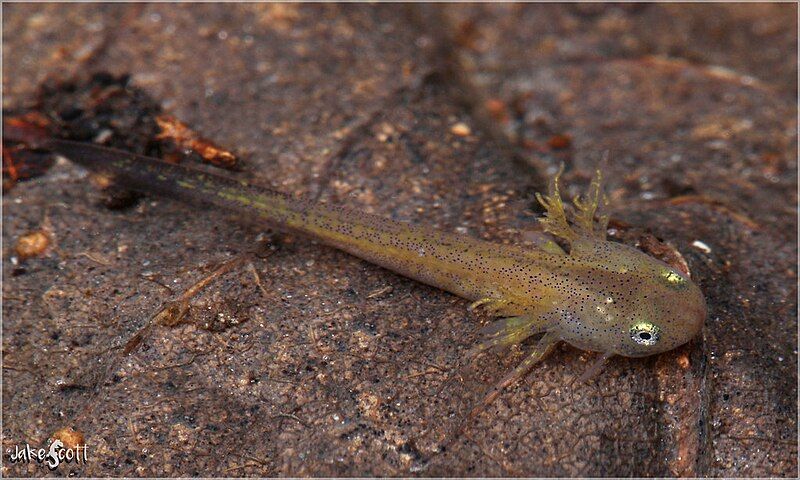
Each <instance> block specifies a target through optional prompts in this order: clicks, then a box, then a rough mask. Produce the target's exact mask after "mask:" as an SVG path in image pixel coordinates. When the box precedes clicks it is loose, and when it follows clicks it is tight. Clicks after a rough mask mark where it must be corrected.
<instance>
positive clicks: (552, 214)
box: [536, 164, 608, 245]
mask: <svg viewBox="0 0 800 480" xmlns="http://www.w3.org/2000/svg"><path fill="white" fill-rule="evenodd" d="M562 173H564V164H561V167H560V168H559V169H558V172H557V173H556V174H555V175H554V176H553V180H552V181H551V183H550V188H549V191H548V194H547V195H541V194H539V193H537V194H536V199H537V200H538V201H539V203H540V204H541V205H542V206H543V207H544V209H545V211H546V214H545V215H546V216H545V218H543V219H541V220H540V221H541V222H542V225H543V226H544V231H545V232H547V233H550V234H552V235H555V236H556V237H558V238H562V239H564V240H566V241H567V242H568V243H569V244H570V245H571V244H572V242H574V241H576V240H577V239H579V238H581V237H594V238H597V239H599V240H605V239H606V228H607V226H608V215H600V216H599V217H598V218H597V219H595V216H596V215H597V212H598V210H599V209H601V208H604V207H605V206H606V205H607V204H608V200H607V198H606V196H605V195H603V194H602V189H601V181H602V174H601V173H600V170H597V171H595V175H594V177H593V178H592V182H591V184H590V185H589V190H588V191H587V193H586V195H585V196H576V197H575V198H574V199H573V200H572V203H573V205H574V207H575V214H574V216H573V222H572V224H573V225H572V226H570V223H569V221H568V220H567V214H566V210H565V208H564V202H563V201H562V199H561V191H560V189H559V185H558V181H559V178H560V177H561V174H562Z"/></svg>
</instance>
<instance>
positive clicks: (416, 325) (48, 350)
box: [3, 4, 797, 476]
mask: <svg viewBox="0 0 800 480" xmlns="http://www.w3.org/2000/svg"><path fill="white" fill-rule="evenodd" d="M415 8H417V7H414V8H410V7H402V6H361V5H347V6H337V5H325V6H322V5H308V6H301V5H180V6H176V5H145V4H134V5H12V6H7V7H6V9H5V12H4V13H5V15H4V20H3V21H4V38H3V49H4V60H3V61H4V77H3V86H4V90H5V92H6V95H5V96H4V100H3V102H4V104H3V107H4V108H14V109H24V108H25V106H26V105H31V104H32V103H33V101H34V99H35V98H36V95H37V91H38V90H37V85H38V84H39V83H40V82H43V81H46V80H47V79H52V78H56V79H58V78H69V77H70V76H74V75H78V74H91V73H96V72H104V71H108V72H111V73H112V74H113V75H115V76H119V75H130V82H131V85H134V86H135V87H136V88H140V89H142V90H143V91H146V92H147V93H148V95H149V96H150V98H152V99H156V100H158V101H159V102H160V107H161V108H162V109H163V111H165V112H167V113H169V114H170V115H173V116H175V117H176V118H179V119H180V120H181V121H183V122H186V123H187V124H188V125H191V126H192V128H194V129H195V130H196V131H197V132H199V133H201V134H202V135H203V136H204V137H206V138H209V139H212V140H213V141H214V142H216V143H217V144H219V145H221V146H223V147H226V148H229V149H232V150H234V151H236V152H237V153H238V154H240V155H241V158H242V162H243V163H242V171H241V172H238V173H232V174H231V175H240V176H242V177H246V178H249V179H252V180H254V181H258V182H261V183H263V184H265V185H271V186H274V187H275V188H277V189H280V190H283V191H286V192H289V193H296V194H307V195H310V196H312V197H317V198H319V199H320V200H321V201H325V202H329V203H333V204H341V205H348V206H351V207H354V208H358V209H363V210H365V211H370V212H374V213H378V214H382V215H386V216H389V217H392V218H396V219H399V220H406V221H413V222H424V223H428V224H431V225H434V226H437V227H439V228H443V229H447V230H451V231H458V232H463V233H467V234H470V235H474V236H477V237H481V238H486V239H490V240H494V241H497V242H515V243H518V242H524V241H526V240H527V239H529V236H530V235H531V234H532V232H535V231H536V230H537V224H536V219H535V217H536V215H537V214H538V212H539V209H538V207H537V206H536V205H535V204H534V203H535V202H534V201H533V195H532V194H533V192H534V190H535V189H534V187H535V185H537V182H538V179H540V178H541V177H544V176H547V175H548V174H550V173H552V171H554V170H555V168H556V166H557V162H559V161H563V162H565V164H566V165H567V173H566V174H565V178H564V184H565V186H566V187H567V190H568V194H569V196H572V194H575V193H577V192H579V191H580V190H581V189H582V188H584V187H585V185H586V184H587V183H588V180H589V177H590V175H591V173H592V171H593V170H594V168H595V166H596V165H597V164H598V162H599V160H600V158H601V156H602V154H603V152H604V151H608V152H609V160H608V164H607V167H606V170H607V172H606V178H607V185H606V189H607V191H608V193H609V196H610V199H611V208H612V217H613V221H612V227H613V231H612V232H611V234H612V235H611V237H612V238H613V239H615V240H618V241H623V242H625V243H628V244H630V245H644V244H646V243H647V242H646V241H645V240H644V239H650V238H652V237H655V238H656V239H658V240H659V241H661V242H663V243H665V244H667V245H670V246H672V247H674V248H676V249H677V250H678V251H679V252H681V253H682V256H683V258H684V259H685V260H686V262H687V263H688V265H689V268H690V270H691V272H692V276H693V278H695V279H696V281H697V282H698V283H699V284H700V285H701V288H702V289H703V291H704V292H705V294H706V298H707V301H708V307H709V317H708V319H707V322H706V326H705V329H704V332H703V335H702V338H698V339H697V340H695V341H694V342H692V343H691V344H689V345H686V346H684V347H682V348H680V349H678V350H676V351H673V352H670V353H666V354H663V355H660V356H658V357H653V358H645V359H622V358H617V359H613V360H611V361H610V362H609V363H608V365H607V366H606V367H605V369H604V371H603V372H602V373H601V374H600V375H599V376H597V377H595V378H593V379H591V380H589V381H588V382H586V383H577V382H576V383H571V382H572V380H574V379H575V378H577V377H578V376H580V375H581V373H583V372H584V371H585V370H586V369H587V368H588V366H589V365H590V364H591V362H592V361H593V360H594V355H593V354H590V353H586V352H580V351H578V350H575V349H573V348H571V347H567V346H563V347H561V348H558V349H556V351H555V352H554V353H553V354H552V355H551V356H550V357H549V358H548V359H547V360H546V361H544V362H543V363H542V364H540V365H539V366H538V367H537V368H536V369H534V371H533V372H532V373H531V374H530V375H528V376H527V377H526V378H525V380H524V381H523V382H521V383H520V384H519V385H517V386H516V387H514V388H511V389H509V390H508V391H506V392H505V393H504V394H503V395H501V397H500V398H499V399H498V400H497V401H496V402H495V403H494V404H493V405H492V406H491V407H490V408H489V409H488V410H487V411H485V412H483V413H482V414H480V415H479V416H478V417H477V418H476V419H475V420H474V421H473V422H471V424H470V425H469V427H468V428H467V429H466V431H465V432H464V434H463V435H460V436H459V437H458V438H456V439H455V440H454V441H451V440H452V439H451V438H450V433H451V431H452V429H453V428H454V426H455V425H456V424H457V422H458V421H459V419H460V417H461V416H462V415H464V413H465V412H466V411H468V410H469V407H470V406H471V404H472V402H474V401H476V400H477V399H479V398H481V396H482V393H483V391H484V389H485V388H487V387H488V386H489V385H491V384H492V383H493V382H494V381H496V379H497V378H498V377H499V376H500V375H502V373H503V372H504V371H506V370H507V369H509V368H511V367H512V366H513V365H515V363H516V362H517V361H518V360H519V359H520V356H521V355H522V354H523V353H524V351H525V349H526V348H527V346H525V345H523V346H522V348H521V349H514V350H513V351H511V352H501V353H497V354H492V355H487V356H484V357H481V359H480V360H479V361H478V362H475V363H473V364H470V365H465V364H464V354H465V352H466V351H467V350H468V349H469V348H470V347H471V345H472V344H473V341H474V340H475V338H476V336H475V332H476V330H477V329H478V328H479V327H480V325H481V324H483V323H485V322H487V321H489V320H490V319H489V318H484V317H481V316H479V315H476V314H474V313H469V312H467V311H466V305H467V304H466V302H465V301H464V300H461V299H459V298H456V297H454V296H452V295H449V294H446V293H443V292H441V291H438V290H436V289H434V288H430V287H427V286H424V285H420V284H418V283H416V282H413V281H410V280H407V279H404V278H402V277H399V276H397V275H395V274H392V273H391V272H387V271H385V270H383V269H381V268H378V267H375V266H373V265H369V264H367V263H364V262H362V261H360V260H357V259H354V258H352V257H350V256H348V255H346V254H344V253H341V252H337V251H335V250H332V249H329V248H325V247H321V246H319V245H317V244H315V243H313V242H310V241H308V240H306V239H303V238H299V237H294V236H290V235H285V234H281V233H276V232H271V231H270V230H268V229H267V228H266V227H263V226H258V225H255V226H254V225H252V223H251V222H244V223H243V222H238V221H234V220H237V219H235V218H232V217H231V216H230V215H227V214H224V213H222V212H216V211H210V210H209V211H206V210H199V209H197V208H193V207H191V206H186V205H182V204H179V203H176V202H172V201H168V200H162V199H158V198H151V197H145V198H144V199H142V200H140V201H139V202H138V203H137V204H135V205H134V206H132V207H129V208H127V209H123V210H109V209H108V208H106V207H105V206H103V205H102V204H101V203H100V199H99V194H98V193H97V192H96V190H95V189H94V188H93V187H91V186H90V184H89V182H88V181H87V178H86V176H85V174H84V173H83V172H82V171H81V170H80V169H78V168H77V167H74V166H72V165H71V164H68V163H64V162H57V163H56V165H55V166H54V167H52V168H51V169H50V170H49V171H48V172H47V174H46V175H44V176H41V177H38V178H36V179H34V180H30V181H26V182H20V183H19V184H17V185H15V186H14V188H13V189H11V190H10V191H8V192H7V193H6V194H5V195H4V197H3V207H4V208H3V210H4V211H3V221H4V223H3V242H4V251H3V274H4V282H3V334H4V335H3V351H4V364H3V368H4V371H3V380H4V382H3V409H4V411H3V416H4V425H3V429H4V431H3V449H4V451H5V450H7V449H9V448H11V449H13V447H14V445H19V444H24V443H30V444H32V445H35V446H39V445H46V444H47V439H48V438H49V437H51V436H52V435H54V433H55V432H59V431H63V429H65V428H70V429H74V431H75V432H79V433H80V435H82V437H83V438H84V439H85V441H86V442H87V444H88V445H89V461H88V463H87V464H86V465H80V466H75V465H67V466H61V467H59V470H58V471H57V472H56V473H59V474H69V473H74V474H76V475H82V476H109V475H111V476H120V475H148V476H162V475H163V476H178V475H181V476H193V475H226V476H245V475H264V476H268V475H291V476H302V475H314V476H336V475H348V476H359V475H376V476H377V475H421V476H430V475H437V476H450V475H454V476H512V475H529V476H530V475H541V476H560V475H569V476H577V475H586V476H605V475H611V476H651V475H652V476H673V475H685V476H706V475H708V476H794V475H795V474H796V471H797V463H796V458H797V441H796V417H797V403H796V395H797V375H796V369H795V367H796V364H797V350H796V346H797V336H796V331H797V316H796V311H797V305H796V296H797V290H796V288H797V287H796V285H797V266H796V255H797V237H796V231H797V220H796V208H797V195H796V189H797V182H796V175H797V166H796V149H797V138H796V135H795V132H796V128H797V126H796V118H797V111H796V101H795V97H796V83H795V79H796V71H797V65H796V54H797V52H796V47H795V44H796V31H797V25H796V6H794V5H788V4H784V5H736V6H719V5H710V4H709V5H698V6H691V7H686V6H683V5H665V6H659V5H645V6H627V5H624V6H599V5H570V6H558V5H528V6H506V5H501V6H453V7H448V8H447V9H446V10H445V11H435V12H433V13H434V14H436V15H437V17H436V18H440V19H441V21H439V22H437V23H436V28H438V29H441V30H444V31H445V33H446V34H445V35H443V34H442V32H441V31H432V30H431V28H433V27H431V25H430V22H426V21H420V18H421V17H423V18H424V17H425V16H426V15H427V11H424V10H419V11H415V10H414V9H415ZM420 8H422V7H420ZM420 12H422V15H420ZM676 31H677V32H678V33H679V34H674V32H676ZM442 41H450V42H452V43H451V44H448V45H444V46H442V45H439V44H437V42H442ZM437 49H438V50H439V51H441V50H444V51H447V52H449V55H450V57H449V59H450V61H453V62H455V63H456V67H457V68H447V69H444V68H443V67H442V65H441V64H440V62H441V61H442V57H441V55H438V54H436V53H435V52H434V51H436V50H437ZM756 52H758V54H756ZM451 67H452V66H451ZM443 70H447V71H446V72H444V71H443ZM453 75H458V76H459V77H458V78H455V79H454V78H453ZM464 85H470V86H472V88H474V89H475V90H476V91H478V92H480V94H481V96H480V98H481V102H482V104H481V105H474V104H473V105H470V104H469V102H468V101H467V102H465V101H464V98H463V96H460V95H459V94H458V93H457V92H454V90H457V89H459V88H461V87H463V86H464ZM461 90H463V88H461ZM462 93H463V91H462ZM467 100H468V99H467ZM465 103H466V104H465ZM481 112H484V113H486V114H487V115H488V116H487V117H486V118H483V119H481V118H476V116H478V114H480V113H481ZM487 119H488V121H489V122H494V123H493V124H492V125H490V128H496V132H501V133H502V135H503V136H504V137H503V139H501V140H500V142H507V144H508V145H513V146H514V148H515V149H516V151H517V152H521V155H522V156H523V157H524V158H523V160H525V159H528V160H530V163H529V165H527V166H526V164H525V162H524V161H522V162H520V161H514V160H513V159H511V158H509V155H508V149H507V148H504V147H506V146H507V145H505V146H504V145H500V144H499V141H498V138H497V136H496V135H490V134H489V133H488V132H487V131H486V124H487ZM531 165H537V166H540V167H541V168H542V169H543V170H544V171H534V169H533V167H532V166H531ZM38 231H43V232H46V234H47V237H48V238H49V244H48V246H47V248H46V249H45V250H44V252H43V253H41V254H40V255H38V256H34V257H32V258H27V259H25V260H24V261H22V260H20V259H19V258H17V256H16V253H15V252H16V251H15V249H14V245H15V244H16V243H17V241H18V239H20V238H21V237H23V236H25V235H27V234H30V232H38ZM267 243H268V245H265V244H267ZM252 251H256V252H257V253H256V254H255V256H252V257H249V258H250V259H249V261H248V262H244V264H243V265H242V266H241V268H236V269H234V270H233V271H232V272H229V273H227V274H225V275H223V276H221V277H220V278H218V279H216V280H214V282H213V283H212V284H211V285H210V287H209V288H206V289H204V290H203V291H202V292H201V293H200V294H199V295H197V296H196V297H195V298H193V300H192V302H191V308H190V310H189V312H188V315H187V317H186V318H185V319H184V320H183V321H182V322H180V323H179V324H177V325H175V326H164V325H154V326H153V327H151V328H150V329H149V330H147V331H146V332H145V333H144V334H143V335H142V341H141V344H140V345H139V346H138V348H136V349H135V350H134V351H133V352H132V353H131V354H130V355H127V356H125V355H122V353H121V352H122V348H123V346H124V345H125V344H126V342H127V341H128V340H129V339H130V338H131V337H132V336H133V335H135V334H136V333H137V332H139V331H141V329H142V328H143V327H144V326H145V325H147V323H148V319H150V318H151V317H153V316H154V315H155V314H156V313H157V312H158V311H159V309H160V308H162V307H163V306H164V305H165V303H167V302H169V301H170V300H174V299H176V298H177V297H178V296H179V295H180V293H182V292H183V291H185V290H186V289H187V288H189V287H190V286H191V285H192V284H194V283H196V282H198V281H200V280H201V279H202V278H204V277H206V276H208V275H209V274H210V273H211V272H212V271H213V270H214V269H215V268H216V267H217V266H218V265H219V264H220V263H222V262H224V261H227V260H230V259H232V258H235V257H236V256H237V255H242V254H245V253H247V252H252ZM265 252H266V253H265ZM251 266H252V267H251ZM451 375H455V381H452V382H450V383H449V384H448V385H447V386H446V387H445V388H444V389H441V387H442V386H443V384H444V382H445V381H446V380H447V379H448V378H450V376H451ZM440 389H441V392H439V390H440ZM70 431H72V430H70ZM443 445H447V447H446V448H442V446H443ZM43 468H44V467H42V466H41V465H38V464H35V463H34V464H30V465H24V464H12V463H10V462H8V461H6V462H4V472H3V473H4V474H6V475H9V476H17V475H20V476H28V475H30V476H33V475H42V474H44V473H46V472H45V471H44V470H43Z"/></svg>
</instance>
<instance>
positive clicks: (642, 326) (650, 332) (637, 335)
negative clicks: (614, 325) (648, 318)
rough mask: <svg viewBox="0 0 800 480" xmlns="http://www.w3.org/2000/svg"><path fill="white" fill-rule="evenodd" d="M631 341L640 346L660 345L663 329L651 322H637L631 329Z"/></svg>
mask: <svg viewBox="0 0 800 480" xmlns="http://www.w3.org/2000/svg"><path fill="white" fill-rule="evenodd" d="M630 334H631V339H632V340H633V341H634V342H636V343H638V344H639V345H645V346H648V347H649V346H652V345H655V344H656V343H658V339H659V338H660V337H661V329H660V328H658V325H655V324H653V323H650V322H637V323H635V324H634V325H633V326H632V327H631V329H630Z"/></svg>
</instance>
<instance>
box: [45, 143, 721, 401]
mask: <svg viewBox="0 0 800 480" xmlns="http://www.w3.org/2000/svg"><path fill="white" fill-rule="evenodd" d="M49 146H50V147H51V148H52V149H53V150H55V151H58V152H60V153H62V154H64V155H65V156H67V157H68V158H70V159H71V160H73V161H75V162H77V163H80V164H83V165H86V166H88V167H90V168H92V169H95V170H99V171H101V172H104V173H106V174H109V175H111V176H112V177H113V178H114V179H115V180H117V181H119V182H120V183H122V184H123V185H126V186H129V187H132V188H135V189H138V190H143V191H147V192H156V193H161V194H164V195H168V196H172V197H177V198H180V199H184V200H188V201H195V202H197V201H199V202H203V203H209V204H213V205H218V206H222V207H226V208H229V209H232V210H235V211H238V212H246V213H252V214H255V215H258V216H260V217H262V218H264V219H265V220H267V221H269V222H270V223H273V224H275V225H278V226H283V227H288V228H289V229H291V230H294V231H298V232H301V233H304V234H306V235H308V236H310V237H312V238H315V239H317V240H320V241H322V242H324V243H326V244H328V245H331V246H334V247H336V248H339V249H341V250H344V251H346V252H349V253H351V254H353V255H355V256H357V257H360V258H363V259H365V260H367V261H369V262H372V263H375V264H378V265H380V266H382V267H385V268H387V269H389V270H392V271H395V272H397V273H400V274H402V275H405V276H407V277H410V278H413V279H416V280H418V281H420V282H423V283H426V284H428V285H433V286H435V287H438V288H441V289H442V290H446V291H448V292H452V293H454V294H456V295H458V296H461V297H463V298H466V299H469V300H472V301H474V302H475V303H473V307H478V306H481V307H483V308H485V309H486V310H487V311H488V312H490V313H492V314H494V315H496V316H500V317H505V318H503V319H501V320H499V321H497V322H495V323H494V324H492V325H490V326H489V327H488V328H487V329H485V330H484V332H483V333H484V340H483V341H482V342H481V343H480V344H479V345H478V346H476V348H475V349H474V352H475V353H477V352H480V351H483V350H486V349H488V348H492V347H495V346H506V345H513V344H518V343H520V342H522V341H523V340H525V339H526V338H528V337H530V336H531V335H535V334H541V333H544V335H543V336H542V337H541V339H540V340H539V342H538V344H537V345H536V346H535V347H534V349H533V351H532V353H530V354H529V356H528V357H527V358H526V359H525V360H524V361H523V362H522V363H521V364H520V365H519V367H517V368H516V369H515V370H514V371H512V372H511V373H510V374H509V375H508V376H507V377H506V378H504V379H503V380H502V381H501V382H500V383H498V385H497V386H496V388H495V390H494V392H493V393H492V394H490V395H489V396H488V397H487V399H486V401H485V402H484V405H485V404H486V403H488V402H490V401H491V400H493V399H494V398H495V397H496V395H497V393H498V392H499V391H500V390H501V389H502V388H504V387H506V386H508V385H510V384H511V383H513V382H515V381H516V380H517V379H518V378H519V377H521V376H522V375H523V374H524V373H525V372H526V371H527V370H528V369H530V367H531V366H532V365H533V364H534V363H536V362H537V361H539V360H540V359H541V358H542V357H543V356H544V355H545V354H546V353H547V352H548V351H549V350H550V349H551V348H552V347H553V346H554V345H555V344H556V343H557V342H559V341H565V342H567V343H569V344H571V345H573V346H575V347H578V348H581V349H584V350H591V351H597V352H601V353H603V354H604V356H605V357H607V356H610V355H623V356H627V357H642V356H646V355H653V354H656V353H661V352H664V351H667V350H671V349H673V348H675V347H678V346H679V345H682V344H684V343H686V342H688V341H689V340H690V339H692V338H693V337H694V336H696V335H697V334H698V332H699V331H700V329H701V327H702V325H703V322H704V320H705V316H706V307H705V300H704V298H703V295H702V293H701V291H700V289H699V288H698V287H697V285H695V284H694V283H693V282H692V281H691V280H690V279H689V278H687V277H686V276H685V275H684V274H682V273H681V272H678V271H677V270H675V269H673V268H671V267H669V266H668V265H666V264H665V263H663V262H661V261H659V260H657V259H655V258H652V257H650V256H648V255H646V254H644V253H642V252H640V251H638V250H636V249H633V248H630V247H628V246H625V245H622V244H618V243H612V242H608V241H606V239H605V238H606V223H607V217H604V216H599V219H597V218H596V216H597V210H598V206H599V205H600V204H601V203H602V202H603V200H602V195H601V193H600V179H599V174H598V176H597V177H596V178H595V180H594V181H593V182H592V184H591V186H590V188H589V192H588V194H587V196H586V197H584V198H576V199H575V200H574V201H573V203H574V210H575V214H574V215H573V218H572V221H571V222H568V220H567V216H566V213H565V209H564V205H563V203H562V200H561V196H560V193H559V189H558V176H559V175H556V176H555V177H554V179H553V182H552V185H551V187H550V192H549V194H548V195H547V196H538V198H539V201H540V202H541V203H542V205H543V206H544V207H545V209H546V210H547V216H546V218H544V219H543V220H542V223H543V224H544V228H545V231H547V232H549V233H550V234H552V235H554V236H556V237H559V238H561V239H562V240H563V241H564V242H565V243H566V244H568V245H569V253H566V252H565V251H564V250H562V249H561V247H559V246H558V244H556V243H555V242H553V241H548V242H545V243H543V244H542V245H539V246H538V247H537V248H530V249H524V248H519V247H514V246H506V245H499V244H494V243H490V242H485V241H481V240H477V239H474V238H471V237H467V236H463V235H457V234H451V233H447V232H442V231H437V230H433V229H430V228H427V227H423V226H417V225H410V224H407V223H401V222H396V221H392V220H388V219H385V218H382V217H378V216H374V215H368V214H365V213H362V212H355V211H351V210H346V209H342V208H337V207H331V206H327V205H322V204H312V203H307V202H304V201H301V200H297V199H293V198H291V197H289V196H287V195H284V194H282V193H278V192H274V191H271V190H267V189H264V188H260V187H256V186H253V185H250V184H249V183H247V182H241V181H235V180H231V179H229V178H225V177H221V176H217V175H212V174H208V173H203V172H198V171H196V170H192V169H188V168H186V167H181V166H177V165H173V164H167V163H165V162H161V161H159V160H156V159H150V158H146V157H141V156H136V155H132V154H129V153H126V152H121V151H116V150H110V149H104V148H100V147H96V146H91V145H87V144H78V143H73V142H63V141H53V142H50V144H49Z"/></svg>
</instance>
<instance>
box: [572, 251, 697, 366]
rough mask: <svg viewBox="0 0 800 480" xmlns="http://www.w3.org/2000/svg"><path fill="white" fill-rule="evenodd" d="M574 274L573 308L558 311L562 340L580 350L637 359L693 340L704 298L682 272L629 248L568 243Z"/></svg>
mask: <svg viewBox="0 0 800 480" xmlns="http://www.w3.org/2000/svg"><path fill="white" fill-rule="evenodd" d="M571 256H574V257H575V259H576V261H577V262H578V264H579V265H580V266H579V267H578V269H579V270H580V273H579V274H578V278H577V287H578V289H579V290H580V292H581V293H580V294H579V295H576V297H575V298H576V299H577V302H576V308H571V307H570V306H568V305H566V306H565V307H566V308H564V309H563V310H562V316H561V325H560V329H561V331H562V332H561V333H562V338H563V339H564V340H565V341H567V342H569V343H571V344H573V345H575V346H577V347H580V348H584V349H587V350H595V351H602V352H605V353H614V354H617V355H623V356H626V357H643V356H647V355H653V354H657V353H661V352H665V351H668V350H672V349H673V348H676V347H678V346H680V345H683V344H684V343H686V342H688V341H689V340H691V339H692V338H694V337H695V336H696V335H697V334H698V333H699V332H700V329H701V328H702V326H703V322H704V321H705V318H706V305H705V299H704V298H703V294H702V292H701V291H700V289H699V288H698V287H697V285H695V284H694V283H693V282H692V281H691V280H690V279H689V278H688V277H687V276H686V275H684V274H683V273H681V272H679V271H677V270H675V269H673V268H671V267H670V266H668V265H667V264H665V263H663V262H661V261H660V260H657V259H655V258H653V257H650V256H649V255H646V254H644V253H642V252H640V251H639V250H636V249H634V248H631V247H628V246H625V245H622V244H618V243H613V242H606V241H597V240H580V241H578V242H575V243H574V244H573V250H572V252H571Z"/></svg>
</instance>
